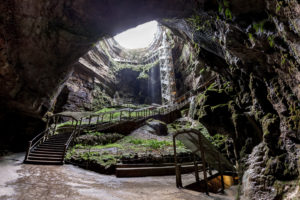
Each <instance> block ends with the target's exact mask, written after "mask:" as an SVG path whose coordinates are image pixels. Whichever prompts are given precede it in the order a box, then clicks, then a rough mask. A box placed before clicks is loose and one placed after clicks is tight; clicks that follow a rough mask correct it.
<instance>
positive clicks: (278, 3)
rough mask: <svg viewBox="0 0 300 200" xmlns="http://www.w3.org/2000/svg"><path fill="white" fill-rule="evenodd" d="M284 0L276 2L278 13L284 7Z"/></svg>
mask: <svg viewBox="0 0 300 200" xmlns="http://www.w3.org/2000/svg"><path fill="white" fill-rule="evenodd" d="M282 4H283V2H282V1H277V3H276V10H275V11H276V13H278V12H279V11H280V9H281V7H282Z"/></svg>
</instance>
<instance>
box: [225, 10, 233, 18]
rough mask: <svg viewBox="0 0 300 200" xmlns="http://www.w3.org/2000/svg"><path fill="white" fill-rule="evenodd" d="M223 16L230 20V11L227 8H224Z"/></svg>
mask: <svg viewBox="0 0 300 200" xmlns="http://www.w3.org/2000/svg"><path fill="white" fill-rule="evenodd" d="M225 16H226V19H230V20H232V14H231V11H230V10H229V8H226V10H225Z"/></svg>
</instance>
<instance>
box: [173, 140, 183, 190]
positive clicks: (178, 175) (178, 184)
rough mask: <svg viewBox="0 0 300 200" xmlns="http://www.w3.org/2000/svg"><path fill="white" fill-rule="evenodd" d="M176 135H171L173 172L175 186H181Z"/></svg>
mask: <svg viewBox="0 0 300 200" xmlns="http://www.w3.org/2000/svg"><path fill="white" fill-rule="evenodd" d="M175 137H176V136H173V149H174V161H175V173H176V187H178V188H182V180H181V165H180V164H178V160H177V153H176V138H175Z"/></svg>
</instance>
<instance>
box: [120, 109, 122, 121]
mask: <svg viewBox="0 0 300 200" xmlns="http://www.w3.org/2000/svg"><path fill="white" fill-rule="evenodd" d="M121 120H122V111H121V112H120V121H121Z"/></svg>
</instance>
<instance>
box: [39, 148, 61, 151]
mask: <svg viewBox="0 0 300 200" xmlns="http://www.w3.org/2000/svg"><path fill="white" fill-rule="evenodd" d="M36 150H37V151H52V152H53V151H62V152H63V151H64V149H48V148H36Z"/></svg>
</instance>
